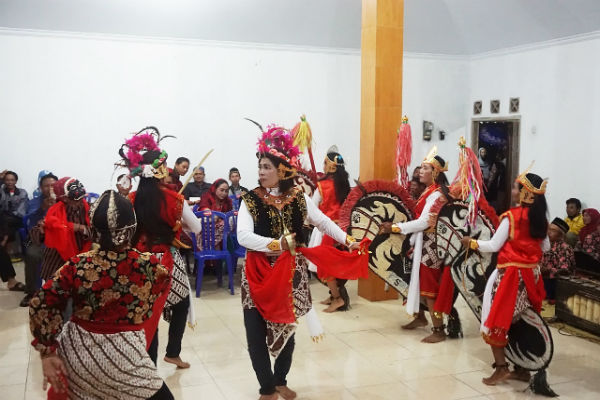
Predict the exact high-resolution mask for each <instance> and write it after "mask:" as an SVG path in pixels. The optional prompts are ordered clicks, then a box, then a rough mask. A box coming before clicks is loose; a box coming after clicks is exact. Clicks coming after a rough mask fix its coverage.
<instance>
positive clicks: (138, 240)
mask: <svg viewBox="0 0 600 400" xmlns="http://www.w3.org/2000/svg"><path fill="white" fill-rule="evenodd" d="M160 140H161V137H160V133H159V131H158V129H156V128H154V127H149V128H144V129H142V130H141V131H140V132H138V133H137V134H135V135H134V136H133V137H132V138H131V139H129V140H127V141H126V142H125V144H124V145H123V146H122V147H121V149H120V151H119V154H120V155H121V157H122V158H123V163H122V165H123V166H125V167H127V168H129V170H130V174H131V176H132V177H136V176H139V177H140V182H139V185H138V187H137V191H135V192H131V193H130V194H129V199H130V200H131V202H132V203H133V205H134V208H135V212H136V214H137V216H138V228H137V231H136V233H135V235H134V237H133V244H134V246H135V247H136V248H137V249H138V250H140V251H149V252H152V253H154V254H155V255H157V257H158V258H159V259H160V260H161V263H162V264H163V265H165V267H167V268H168V269H169V270H172V284H171V291H170V292H169V296H168V298H167V304H166V305H165V309H164V312H163V316H164V319H165V320H166V321H167V322H169V342H168V344H167V352H166V355H165V357H164V360H165V361H166V362H168V363H171V364H175V365H176V366H177V367H178V368H189V366H190V364H189V363H187V362H185V361H183V360H182V359H181V357H180V352H181V340H182V339H183V333H184V331H185V324H186V320H189V322H190V323H191V324H193V323H194V317H193V307H191V303H190V296H189V294H190V284H189V280H188V276H187V273H186V270H185V262H184V260H183V258H182V257H181V254H180V253H179V251H178V248H180V247H183V246H184V245H183V244H182V243H181V241H180V240H179V239H180V235H181V231H182V225H183V224H184V225H186V227H187V228H188V229H189V230H190V231H192V232H195V233H199V232H200V231H201V229H202V228H201V225H200V222H199V221H198V219H197V218H196V216H195V215H194V213H193V212H192V210H191V209H190V208H189V207H188V206H187V205H185V204H184V203H185V201H184V197H183V195H180V194H177V193H176V192H174V191H173V190H170V189H169V188H168V187H167V186H166V185H163V184H162V183H161V180H162V179H164V178H166V177H167V176H168V174H169V172H168V169H167V165H166V160H167V157H168V155H167V153H166V151H164V150H161V149H160V148H159V147H158V145H159V144H160ZM148 351H149V353H150V357H151V358H152V360H153V361H154V362H155V363H156V360H157V357H158V331H157V332H156V334H155V335H154V339H153V340H152V344H151V345H150V348H149V350H148Z"/></svg>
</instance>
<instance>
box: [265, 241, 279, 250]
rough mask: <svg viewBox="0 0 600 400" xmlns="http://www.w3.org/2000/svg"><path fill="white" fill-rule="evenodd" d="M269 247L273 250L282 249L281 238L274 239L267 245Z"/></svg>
mask: <svg viewBox="0 0 600 400" xmlns="http://www.w3.org/2000/svg"><path fill="white" fill-rule="evenodd" d="M267 249H269V250H271V251H281V243H280V242H279V240H273V241H272V242H271V243H269V244H268V245H267Z"/></svg>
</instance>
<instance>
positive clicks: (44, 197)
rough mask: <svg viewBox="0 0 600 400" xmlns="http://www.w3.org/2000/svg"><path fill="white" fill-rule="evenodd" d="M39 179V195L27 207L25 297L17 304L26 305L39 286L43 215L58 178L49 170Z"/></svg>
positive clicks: (52, 199) (52, 195)
mask: <svg viewBox="0 0 600 400" xmlns="http://www.w3.org/2000/svg"><path fill="white" fill-rule="evenodd" d="M42 172H45V173H46V175H44V176H42V177H41V178H40V179H39V184H40V187H39V188H38V189H37V191H39V193H40V195H39V196H38V197H34V198H33V199H31V200H30V201H29V207H28V208H27V215H28V216H29V219H28V220H27V227H26V228H27V232H28V235H27V243H26V247H25V257H24V258H25V297H23V299H22V300H21V303H20V304H19V305H20V306H21V307H28V306H29V301H30V300H31V298H32V297H33V295H34V294H35V292H36V291H37V290H38V289H39V288H40V287H39V281H40V265H41V263H42V255H43V253H44V217H45V216H46V212H48V209H50V207H52V206H53V205H54V204H55V203H56V196H55V195H54V190H53V186H54V183H55V182H56V181H57V180H58V178H57V177H56V176H55V175H54V174H52V172H50V171H42Z"/></svg>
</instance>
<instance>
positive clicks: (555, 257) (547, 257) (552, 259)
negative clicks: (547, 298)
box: [540, 240, 575, 279]
mask: <svg viewBox="0 0 600 400" xmlns="http://www.w3.org/2000/svg"><path fill="white" fill-rule="evenodd" d="M574 267H575V253H574V252H573V248H572V247H571V246H569V245H568V244H567V243H566V242H565V241H563V240H558V241H556V242H554V243H552V247H551V248H550V250H548V251H547V252H545V253H544V255H543V256H542V260H541V261H540V269H541V271H542V276H543V277H544V278H550V279H553V278H554V277H555V276H556V274H560V275H567V274H568V273H569V272H571V271H573V268H574Z"/></svg>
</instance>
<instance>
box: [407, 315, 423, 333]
mask: <svg viewBox="0 0 600 400" xmlns="http://www.w3.org/2000/svg"><path fill="white" fill-rule="evenodd" d="M427 324H428V322H427V318H425V315H424V314H419V315H418V316H417V317H416V318H415V319H413V320H412V321H410V322H409V323H408V324H406V325H402V329H407V330H412V329H416V328H419V327H421V326H427Z"/></svg>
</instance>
